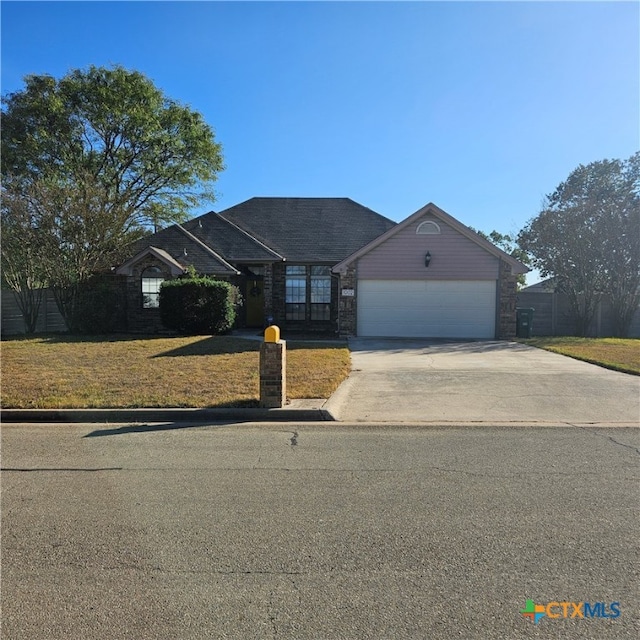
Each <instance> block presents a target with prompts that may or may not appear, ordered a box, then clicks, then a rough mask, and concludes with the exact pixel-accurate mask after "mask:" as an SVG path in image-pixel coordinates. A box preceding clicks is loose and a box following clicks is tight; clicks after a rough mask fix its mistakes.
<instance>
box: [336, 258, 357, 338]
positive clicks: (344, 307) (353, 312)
mask: <svg viewBox="0 0 640 640" xmlns="http://www.w3.org/2000/svg"><path fill="white" fill-rule="evenodd" d="M343 289H352V290H353V292H354V295H353V296H343V295H342V290H343ZM338 296H339V302H338V332H339V334H340V335H341V336H355V335H356V333H357V331H358V313H357V312H358V273H357V270H356V266H355V264H352V265H349V267H347V270H346V272H345V273H343V274H341V275H340V283H339V290H338Z"/></svg>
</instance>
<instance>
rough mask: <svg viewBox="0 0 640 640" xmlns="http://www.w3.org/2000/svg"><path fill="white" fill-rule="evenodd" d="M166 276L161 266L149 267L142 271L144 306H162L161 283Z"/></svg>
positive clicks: (153, 307)
mask: <svg viewBox="0 0 640 640" xmlns="http://www.w3.org/2000/svg"><path fill="white" fill-rule="evenodd" d="M163 282H164V276H163V275H162V271H161V269H160V268H159V267H148V268H147V269H145V270H144V271H143V272H142V308H143V309H156V308H157V307H159V306H160V285H161V284H162V283H163Z"/></svg>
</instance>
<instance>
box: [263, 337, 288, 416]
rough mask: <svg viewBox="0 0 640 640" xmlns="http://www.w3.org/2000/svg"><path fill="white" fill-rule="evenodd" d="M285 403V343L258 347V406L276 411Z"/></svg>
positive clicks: (265, 344)
mask: <svg viewBox="0 0 640 640" xmlns="http://www.w3.org/2000/svg"><path fill="white" fill-rule="evenodd" d="M286 403H287V343H286V341H285V340H278V341H277V342H263V343H262V344H261V345H260V406H261V407H263V408H266V409H278V408H281V407H284V406H285V404H286Z"/></svg>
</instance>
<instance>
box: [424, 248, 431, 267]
mask: <svg viewBox="0 0 640 640" xmlns="http://www.w3.org/2000/svg"><path fill="white" fill-rule="evenodd" d="M430 262H431V254H430V253H429V252H428V251H427V253H426V254H425V256H424V266H425V267H428V266H429V263H430Z"/></svg>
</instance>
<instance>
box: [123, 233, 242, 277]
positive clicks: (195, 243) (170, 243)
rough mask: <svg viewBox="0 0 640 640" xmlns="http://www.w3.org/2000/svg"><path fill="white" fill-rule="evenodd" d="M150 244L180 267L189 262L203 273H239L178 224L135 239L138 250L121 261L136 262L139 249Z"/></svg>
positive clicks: (183, 268)
mask: <svg viewBox="0 0 640 640" xmlns="http://www.w3.org/2000/svg"><path fill="white" fill-rule="evenodd" d="M152 247H153V248H156V250H157V247H162V249H161V250H160V251H162V252H163V253H164V254H166V255H167V256H168V257H169V258H170V259H171V260H173V261H175V263H176V264H179V265H180V266H181V268H182V270H183V271H184V270H185V269H186V267H188V266H190V265H191V266H193V268H194V269H195V270H196V271H197V272H198V273H202V274H206V275H217V276H228V275H235V274H237V273H238V271H237V269H236V268H235V267H233V266H232V265H231V264H229V263H228V262H227V261H226V260H225V259H224V258H223V257H222V256H220V255H219V254H218V253H216V252H215V251H214V250H213V249H211V247H208V246H207V245H206V244H205V243H204V242H202V241H201V240H200V239H198V238H197V237H195V236H194V235H193V234H192V233H191V232H189V231H188V230H186V229H185V228H183V227H182V226H181V225H179V224H173V225H171V226H170V227H167V228H166V229H161V230H160V231H158V232H156V233H154V234H153V235H152V236H149V237H148V238H144V239H143V240H141V241H139V242H138V243H136V245H135V248H137V249H138V250H139V253H138V254H136V255H135V256H134V257H133V258H130V259H129V260H128V261H127V262H126V263H124V264H129V263H131V261H133V263H135V262H138V261H139V260H140V259H141V258H142V253H143V252H144V251H145V250H146V249H149V248H152ZM122 266H123V267H124V265H122Z"/></svg>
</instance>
